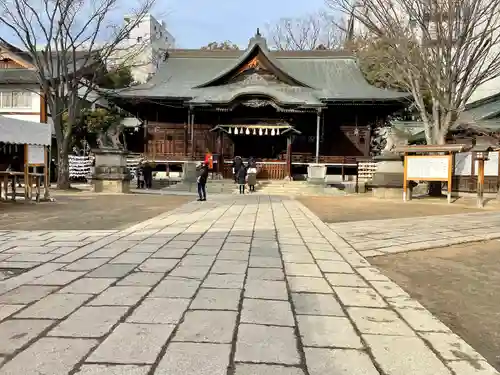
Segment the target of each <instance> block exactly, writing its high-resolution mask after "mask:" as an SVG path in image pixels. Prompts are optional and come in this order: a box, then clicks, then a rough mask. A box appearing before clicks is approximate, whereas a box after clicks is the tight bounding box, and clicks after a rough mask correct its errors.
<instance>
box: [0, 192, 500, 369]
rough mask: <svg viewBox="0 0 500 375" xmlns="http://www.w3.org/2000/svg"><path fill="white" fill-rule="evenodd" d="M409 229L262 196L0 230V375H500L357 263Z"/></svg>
mask: <svg viewBox="0 0 500 375" xmlns="http://www.w3.org/2000/svg"><path fill="white" fill-rule="evenodd" d="M82 214H84V213H82ZM488 215H489V216H488V220H491V223H495V225H497V223H500V216H495V215H493V214H488ZM431 220H445V222H446V220H452V219H451V218H447V219H442V218H433V219H431ZM453 220H458V222H459V223H461V225H463V228H462V227H459V228H462V229H458V230H459V231H460V232H462V233H465V232H464V230H469V229H471V228H472V227H471V225H476V223H477V222H479V221H481V220H482V221H483V223H484V220H483V219H481V218H480V217H478V216H474V215H461V216H456V217H454V218H453ZM405 223H408V224H405ZM417 223H418V220H414V219H408V220H404V221H403V220H399V221H398V222H396V223H392V224H391V223H387V222H386V223H385V224H381V223H378V224H376V223H375V224H373V225H372V226H370V224H369V223H367V222H365V223H356V224H352V223H347V224H339V225H332V226H328V225H326V224H324V223H323V222H321V221H320V220H319V219H318V218H317V217H316V216H315V215H314V214H312V212H310V211H309V210H308V209H306V208H305V207H304V206H303V205H302V204H301V203H299V202H297V201H295V200H282V199H280V198H272V197H265V196H259V197H242V198H240V197H231V198H229V197H226V198H222V197H220V198H215V200H214V201H208V202H192V203H188V204H186V205H184V206H182V207H181V208H178V209H175V210H173V211H170V212H168V213H165V214H163V215H160V216H158V217H156V218H154V219H151V220H148V221H145V222H143V223H140V224H138V225H135V226H133V227H130V228H127V229H125V230H121V231H98V230H97V231H29V232H23V231H0V269H7V268H17V269H19V268H25V269H27V271H26V272H24V273H20V274H18V275H15V276H12V277H9V278H6V279H4V280H3V281H0V375H7V374H9V375H35V374H37V375H40V374H44V375H59V374H61V375H64V374H79V375H97V374H99V375H101V374H107V375H146V374H149V375H152V374H155V375H156V374H158V375H184V374H186V375H191V374H192V375H226V374H228V375H271V374H272V375H493V374H497V375H498V373H497V372H496V371H495V370H494V369H493V368H492V367H490V366H489V365H488V364H487V363H486V361H485V360H484V359H483V358H482V357H481V356H480V355H479V354H478V353H477V352H476V351H475V350H474V349H473V348H471V347H470V346H469V345H467V344H466V343H465V342H464V341H463V340H461V339H460V338H459V337H458V336H456V335H455V334H453V333H452V332H451V331H450V330H449V329H448V328H447V327H446V326H445V325H444V324H442V323H441V322H440V321H439V320H437V319H436V318H435V317H433V316H432V315H431V314H430V313H429V312H428V311H427V310H425V309H424V308H423V307H422V305H420V304H419V303H418V302H416V301H415V300H412V299H411V298H410V297H409V295H408V294H407V293H405V292H404V291H403V290H402V289H401V288H399V287H398V286H397V285H396V284H394V283H393V282H391V281H390V280H389V279H388V278H386V277H385V276H383V275H382V274H381V273H380V272H379V271H378V270H377V269H376V268H374V267H371V266H370V264H369V263H368V261H367V260H366V259H365V258H364V257H363V256H362V255H360V253H359V252H358V251H356V250H359V251H374V250H373V249H374V247H372V248H370V246H368V245H362V244H363V243H372V244H373V242H374V241H387V239H390V241H392V240H394V241H395V242H394V243H391V242H390V241H389V242H387V243H383V244H382V245H381V246H378V247H377V249H379V250H376V251H380V252H381V253H384V250H383V248H384V246H385V247H391V246H404V244H403V243H402V241H403V240H395V239H394V238H395V237H397V236H392V237H390V236H389V235H388V234H387V233H389V232H390V231H391V229H390V228H391V225H393V227H392V228H393V232H391V233H390V235H392V234H394V233H395V232H398V233H400V235H401V236H402V237H405V236H406V237H408V236H409V235H408V232H406V231H410V230H412V231H413V228H414V226H416V225H417ZM427 223H429V221H427ZM440 223H442V221H441V222H440ZM450 225H451V222H450ZM432 227H433V225H427V227H423V226H420V227H418V228H417V229H418V231H417V234H414V235H416V236H424V237H425V236H430V237H425V238H426V240H425V241H431V242H432V241H433V240H436V241H439V240H441V239H442V237H440V235H439V234H436V233H435V232H434V231H432V230H430V229H432ZM370 228H372V230H371V229H370ZM493 228H494V225H493V224H492V225H491V227H490V231H489V232H488V233H490V234H491V233H495V232H500V230H499V229H498V228H496V229H493ZM380 229H384V232H381V234H380V236H379V237H377V236H375V233H376V231H379V230H380ZM452 232H453V230H452V229H451V228H448V229H447V231H446V233H448V235H449V236H450V237H451V236H452ZM484 233H485V232H484ZM484 233H483V232H477V233H476V232H471V233H469V232H466V234H464V235H471V236H475V235H478V234H484ZM384 234H385V236H386V237H384ZM448 235H447V234H443V235H442V236H448ZM344 236H345V238H346V239H347V242H346V240H344V238H343V237H344ZM364 236H366V238H365V239H363V238H362V237H364ZM432 236H434V237H432ZM435 236H438V237H439V238H435ZM447 238H448V237H447ZM380 249H381V250H380ZM365 255H369V254H365ZM372 255H373V254H372Z"/></svg>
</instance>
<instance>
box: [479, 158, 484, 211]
mask: <svg viewBox="0 0 500 375" xmlns="http://www.w3.org/2000/svg"><path fill="white" fill-rule="evenodd" d="M477 206H478V207H479V208H483V207H484V158H483V157H482V158H480V159H478V161H477Z"/></svg>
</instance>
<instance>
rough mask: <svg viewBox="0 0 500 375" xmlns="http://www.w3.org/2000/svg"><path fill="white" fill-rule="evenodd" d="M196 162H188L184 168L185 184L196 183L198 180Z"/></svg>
mask: <svg viewBox="0 0 500 375" xmlns="http://www.w3.org/2000/svg"><path fill="white" fill-rule="evenodd" d="M196 164H197V162H195V161H186V162H184V165H183V166H182V182H183V183H195V182H196V179H197V173H196Z"/></svg>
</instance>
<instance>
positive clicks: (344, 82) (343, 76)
mask: <svg viewBox="0 0 500 375" xmlns="http://www.w3.org/2000/svg"><path fill="white" fill-rule="evenodd" d="M256 49H260V52H261V53H263V54H264V55H265V56H266V57H267V58H268V59H269V61H270V62H271V64H273V65H274V66H275V67H276V68H277V69H278V70H279V71H281V72H282V73H283V75H284V76H286V77H288V78H290V80H291V81H293V82H294V83H293V84H292V85H290V88H291V90H290V91H293V89H297V88H300V89H308V93H307V95H305V96H303V97H302V98H303V99H305V100H306V101H307V103H308V104H311V105H314V104H317V103H318V102H320V103H321V102H326V101H395V100H403V99H405V98H407V97H408V95H407V94H406V93H402V92H397V91H392V90H384V89H379V88H377V87H375V86H372V85H370V84H369V83H368V82H367V81H366V80H365V78H364V77H363V75H362V73H361V71H360V69H359V67H358V65H357V63H356V60H355V58H354V57H352V56H350V55H347V54H345V53H343V52H338V51H300V52H274V51H269V50H268V49H267V46H266V44H265V41H263V38H258V37H256V38H253V39H252V40H251V42H250V44H249V47H248V49H247V50H246V51H203V50H173V51H171V52H170V53H169V56H168V57H167V59H166V61H165V62H164V63H163V64H162V66H161V67H160V69H159V71H158V72H157V73H156V74H155V75H154V76H153V77H152V78H151V80H150V81H149V82H147V83H145V84H143V85H138V86H134V87H133V88H129V89H124V90H121V91H119V92H118V93H117V95H119V96H121V97H148V98H172V99H173V98H182V99H186V100H194V101H197V100H198V99H196V98H206V97H211V98H213V95H214V92H216V95H218V96H220V97H221V98H222V99H224V100H226V99H227V98H229V97H231V96H232V94H231V91H233V90H234V87H231V86H230V85H220V84H218V81H220V79H221V78H222V77H224V76H225V75H226V74H229V73H231V72H234V71H236V70H237V69H238V68H239V67H240V66H241V64H242V63H244V62H245V61H246V60H247V58H249V56H250V55H251V54H252V53H255V52H256ZM253 86H255V85H252V84H249V85H247V86H246V87H247V89H248V93H255V92H258V91H259V89H260V88H258V87H253ZM224 90H225V91H226V93H223V91H224ZM239 90H240V93H241V94H246V92H245V90H244V89H243V88H241V87H240V88H239ZM266 90H267V91H269V90H270V89H269V87H268V88H267V89H266ZM279 91H280V92H283V90H279ZM295 91H300V90H295ZM264 94H270V93H269V92H266V93H264ZM292 96H293V95H292ZM222 99H221V100H222ZM275 99H277V100H278V101H279V98H275ZM289 99H290V98H289ZM292 101H293V100H292ZM299 101H300V100H299Z"/></svg>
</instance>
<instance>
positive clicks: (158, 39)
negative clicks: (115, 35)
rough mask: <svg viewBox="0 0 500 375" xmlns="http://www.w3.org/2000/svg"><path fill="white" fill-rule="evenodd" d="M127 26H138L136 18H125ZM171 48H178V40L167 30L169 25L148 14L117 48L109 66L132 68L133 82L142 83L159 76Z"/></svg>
mask: <svg viewBox="0 0 500 375" xmlns="http://www.w3.org/2000/svg"><path fill="white" fill-rule="evenodd" d="M124 22H125V23H130V22H136V18H135V17H130V16H128V17H127V16H126V17H124ZM172 48H175V38H174V37H173V35H172V34H171V33H170V32H169V31H168V30H167V25H166V23H165V22H164V21H161V22H160V21H158V20H157V19H156V18H155V17H153V16H152V15H151V14H148V15H146V16H145V17H143V18H142V19H141V20H140V21H139V22H138V23H137V25H136V26H135V27H134V28H132V29H131V30H130V32H129V35H128V38H127V39H125V40H123V41H122V42H121V43H120V44H119V45H118V48H117V52H116V53H115V54H113V56H112V58H111V59H110V60H111V62H110V63H111V64H122V63H123V64H125V65H128V66H130V67H131V70H132V75H133V77H134V80H135V81H137V82H140V83H143V82H146V81H147V80H148V79H149V78H150V77H151V76H152V75H153V74H154V73H156V71H157V69H158V67H159V66H160V64H161V63H162V62H163V60H164V59H165V54H166V52H167V51H168V50H170V49H172Z"/></svg>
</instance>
